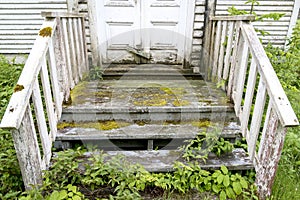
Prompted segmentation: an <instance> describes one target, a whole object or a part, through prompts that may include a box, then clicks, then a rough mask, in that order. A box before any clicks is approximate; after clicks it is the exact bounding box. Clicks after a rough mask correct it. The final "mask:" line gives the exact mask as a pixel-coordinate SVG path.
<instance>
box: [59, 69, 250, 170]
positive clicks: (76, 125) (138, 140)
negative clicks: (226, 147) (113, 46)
mask: <svg viewBox="0 0 300 200" xmlns="http://www.w3.org/2000/svg"><path fill="white" fill-rule="evenodd" d="M103 78H104V80H99V81H88V82H82V83H79V84H78V85H77V86H76V87H75V88H74V89H73V90H72V91H71V103H70V104H69V105H65V106H64V108H63V112H62V117H61V120H60V122H59V123H58V133H57V136H56V142H55V147H56V148H58V149H60V148H62V149H65V148H71V147H74V146H75V145H76V144H83V145H85V146H90V145H92V146H96V147H97V148H99V149H102V150H105V151H106V153H107V154H109V155H111V156H113V155H117V154H122V155H124V156H125V157H126V159H128V161H130V162H131V163H133V164H134V163H140V164H142V165H144V167H145V168H146V169H147V170H149V171H160V172H162V171H163V172H164V171H172V170H173V163H174V162H175V161H183V162H184V159H183V158H182V151H180V150H178V148H179V147H180V146H182V145H183V144H185V141H186V140H189V139H193V138H195V137H197V135H198V134H199V133H201V132H208V134H209V132H212V131H216V130H215V128H218V130H219V132H218V133H217V137H223V138H224V139H226V140H229V141H231V142H235V141H236V139H240V138H241V132H240V126H239V125H238V121H237V118H236V116H235V114H234V111H233V105H232V104H231V103H230V101H229V99H228V98H227V97H226V94H225V92H224V91H223V90H221V89H219V88H217V86H216V84H213V83H208V82H205V81H204V80H203V79H202V77H201V75H199V74H194V73H192V71H190V70H183V69H182V68H181V67H180V66H169V65H159V64H145V65H119V66H113V65H112V66H109V67H107V68H106V70H105V71H104V76H103ZM199 162H200V165H201V167H202V168H207V169H212V168H214V169H215V168H219V167H220V166H221V165H225V166H227V167H228V168H229V169H233V170H245V169H252V168H253V163H252V162H251V160H250V159H249V157H248V156H247V154H246V152H245V151H244V150H243V149H235V150H234V151H233V152H232V153H228V154H226V155H223V156H221V157H217V156H215V155H213V154H210V157H209V159H208V160H207V162H203V161H202V160H201V161H199Z"/></svg>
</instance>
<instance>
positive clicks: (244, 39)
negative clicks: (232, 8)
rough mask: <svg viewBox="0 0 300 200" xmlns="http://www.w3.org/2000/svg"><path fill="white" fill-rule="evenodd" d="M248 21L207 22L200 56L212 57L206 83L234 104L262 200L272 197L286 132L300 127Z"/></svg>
mask: <svg viewBox="0 0 300 200" xmlns="http://www.w3.org/2000/svg"><path fill="white" fill-rule="evenodd" d="M250 20H252V18H251V17H250V16H228V17H223V16H213V17H211V21H210V27H209V29H210V31H211V32H210V35H209V38H206V42H207V43H208V44H209V45H206V49H204V51H206V52H204V53H205V54H206V55H209V56H210V59H208V60H206V66H208V68H207V70H206V78H207V80H211V81H214V82H218V83H219V84H221V85H223V89H224V90H226V92H227V96H228V97H230V98H231V100H232V101H233V103H234V110H235V113H236V116H237V117H238V118H239V121H240V124H241V131H242V135H243V137H245V138H246V141H247V144H248V154H249V157H250V159H252V161H253V164H254V167H255V169H256V172H257V175H256V185H257V186H258V192H259V195H260V198H261V199H264V198H266V197H267V196H269V195H270V194H271V189H272V184H273V181H274V177H275V173H276V169H277V166H278V162H279V159H280V154H281V151H282V147H283V142H284V138H285V134H286V130H287V127H292V126H298V125H299V122H298V119H297V117H296V115H295V113H294V111H293V109H292V107H291V105H290V102H289V100H288V98H287V96H286V94H285V92H284V90H283V88H282V86H281V84H280V82H279V79H278V77H277V75H276V73H275V71H274V69H273V67H272V65H271V62H270V60H269V58H268V57H267V55H266V52H265V50H264V48H263V46H262V44H261V43H260V40H259V38H258V36H257V33H256V32H255V29H254V27H253V26H252V24H251V23H250V22H249V21H250ZM255 88H257V91H255ZM252 109H253V112H251V110H252ZM261 127H262V129H261ZM256 144H259V148H258V150H257V149H256Z"/></svg>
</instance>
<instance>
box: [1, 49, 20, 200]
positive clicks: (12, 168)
mask: <svg viewBox="0 0 300 200" xmlns="http://www.w3.org/2000/svg"><path fill="white" fill-rule="evenodd" d="M22 68H23V65H22V64H16V63H15V62H14V60H12V61H9V60H8V59H6V58H5V57H4V56H2V55H0V71H1V73H0V120H1V118H2V116H3V114H4V112H5V109H6V106H7V104H8V101H9V98H10V96H11V95H12V93H13V88H14V86H15V85H16V82H17V78H18V77H19V74H20V72H21V70H22ZM0 143H1V145H0V199H10V198H15V197H16V196H17V195H18V194H19V193H20V191H22V189H23V182H22V179H21V171H20V168H19V164H18V160H17V157H16V153H15V149H14V145H13V141H12V136H11V134H10V132H8V131H6V130H2V129H0Z"/></svg>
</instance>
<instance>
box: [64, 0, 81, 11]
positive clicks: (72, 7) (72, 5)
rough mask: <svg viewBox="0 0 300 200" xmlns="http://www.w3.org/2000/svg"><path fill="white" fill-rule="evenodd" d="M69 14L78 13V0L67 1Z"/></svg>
mask: <svg viewBox="0 0 300 200" xmlns="http://www.w3.org/2000/svg"><path fill="white" fill-rule="evenodd" d="M67 7H68V12H78V10H79V9H78V0H67Z"/></svg>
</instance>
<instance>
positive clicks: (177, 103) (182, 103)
mask: <svg viewBox="0 0 300 200" xmlns="http://www.w3.org/2000/svg"><path fill="white" fill-rule="evenodd" d="M172 104H173V106H176V107H180V106H188V105H190V102H189V101H187V100H182V99H176V100H175V101H173V103H172Z"/></svg>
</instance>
